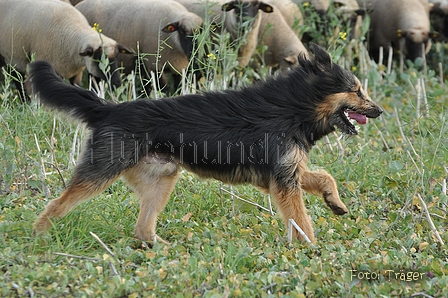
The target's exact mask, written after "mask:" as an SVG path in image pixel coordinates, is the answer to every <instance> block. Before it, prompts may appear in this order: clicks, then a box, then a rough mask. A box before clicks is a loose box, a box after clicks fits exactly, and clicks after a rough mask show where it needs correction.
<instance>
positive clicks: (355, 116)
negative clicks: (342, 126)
mask: <svg viewBox="0 0 448 298" xmlns="http://www.w3.org/2000/svg"><path fill="white" fill-rule="evenodd" d="M344 114H345V115H346V117H347V118H348V119H352V120H355V121H356V122H358V124H361V125H363V124H366V123H367V116H366V115H363V114H360V113H358V112H355V111H350V110H347V111H345V112H344Z"/></svg>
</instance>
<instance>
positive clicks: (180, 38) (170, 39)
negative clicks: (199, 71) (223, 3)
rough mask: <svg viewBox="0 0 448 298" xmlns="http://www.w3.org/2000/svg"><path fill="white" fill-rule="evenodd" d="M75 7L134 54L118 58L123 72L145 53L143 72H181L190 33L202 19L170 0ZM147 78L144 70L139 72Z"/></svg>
mask: <svg viewBox="0 0 448 298" xmlns="http://www.w3.org/2000/svg"><path fill="white" fill-rule="evenodd" d="M76 8H77V9H78V10H79V11H80V12H81V13H82V14H83V15H84V16H85V17H86V18H87V20H88V21H89V22H90V23H91V24H94V23H98V24H99V27H100V28H101V29H102V30H103V32H104V33H105V34H107V35H108V36H111V37H112V38H114V39H116V40H117V41H119V42H120V43H122V44H124V45H126V46H127V47H129V48H131V49H132V50H133V51H134V53H135V55H133V56H131V57H130V56H121V57H118V59H117V60H118V63H119V65H121V66H123V67H124V72H125V73H127V74H128V73H131V71H132V70H134V69H135V67H136V63H137V61H138V55H139V54H142V55H143V56H144V59H143V60H144V65H145V67H146V71H147V72H148V73H149V72H150V71H154V72H162V71H163V70H164V69H169V70H174V71H175V72H179V73H180V72H182V69H184V68H186V67H187V66H188V64H189V62H190V58H191V55H192V51H193V42H194V41H193V35H194V32H195V31H196V30H198V29H199V28H200V26H201V25H202V19H201V18H200V17H199V16H198V15H196V14H194V13H192V12H189V11H188V10H187V9H186V8H185V7H184V6H182V5H181V4H180V3H178V2H176V1H171V0H139V1H126V0H84V1H82V2H81V3H79V4H78V5H76ZM141 74H142V75H143V76H144V77H146V72H142V73H141Z"/></svg>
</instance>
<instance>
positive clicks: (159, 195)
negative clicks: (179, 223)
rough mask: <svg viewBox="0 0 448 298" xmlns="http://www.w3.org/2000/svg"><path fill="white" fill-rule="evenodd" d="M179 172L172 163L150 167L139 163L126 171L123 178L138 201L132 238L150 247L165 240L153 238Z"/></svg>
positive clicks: (155, 236)
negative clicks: (138, 205)
mask: <svg viewBox="0 0 448 298" xmlns="http://www.w3.org/2000/svg"><path fill="white" fill-rule="evenodd" d="M178 177H179V172H178V171H177V166H175V165H174V164H169V163H168V164H165V165H163V164H160V165H154V164H152V165H149V164H145V163H143V162H140V163H139V164H138V165H137V166H135V167H133V168H131V169H129V170H127V171H126V172H125V173H124V174H123V178H124V180H125V181H126V183H128V185H129V186H130V187H131V188H132V189H133V190H134V191H135V193H136V195H137V196H138V197H139V199H140V213H139V215H138V219H137V223H136V225H135V229H134V233H135V236H136V237H137V238H138V239H140V240H142V241H149V242H150V243H151V244H154V243H155V242H162V243H165V244H168V242H166V241H165V240H163V239H162V238H160V237H159V236H157V235H156V221H157V216H158V215H159V213H160V212H162V210H163V208H164V207H165V205H166V203H167V202H168V200H169V198H170V195H171V192H172V191H173V189H174V187H175V185H176V182H177V179H178Z"/></svg>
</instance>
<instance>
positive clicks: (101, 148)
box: [29, 46, 382, 241]
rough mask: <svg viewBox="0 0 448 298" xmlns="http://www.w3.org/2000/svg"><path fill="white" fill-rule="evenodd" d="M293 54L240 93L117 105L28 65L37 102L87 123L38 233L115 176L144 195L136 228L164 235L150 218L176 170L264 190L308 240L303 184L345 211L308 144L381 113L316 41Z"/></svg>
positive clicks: (151, 236) (350, 130) (45, 68)
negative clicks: (311, 163)
mask: <svg viewBox="0 0 448 298" xmlns="http://www.w3.org/2000/svg"><path fill="white" fill-rule="evenodd" d="M299 60H300V61H299V62H300V67H298V68H294V69H292V70H291V71H290V72H289V73H288V74H286V75H282V76H277V77H272V78H269V79H267V80H266V81H264V82H260V83H258V84H255V85H253V86H249V87H246V88H244V89H241V90H227V91H222V92H206V93H204V94H200V95H184V96H178V97H174V98H164V99H160V100H148V99H144V100H136V101H131V102H124V103H120V104H115V103H112V102H108V101H105V100H103V99H101V98H99V97H97V96H96V95H95V94H94V93H93V92H90V91H87V90H84V89H81V88H78V87H75V86H71V85H69V84H66V83H65V82H63V81H62V80H61V79H60V78H59V77H58V76H57V75H56V74H55V72H54V71H53V69H52V67H51V66H50V65H49V64H48V63H46V62H44V61H37V62H34V63H32V64H31V67H30V72H29V82H30V83H31V86H32V88H33V91H34V93H35V94H37V95H38V97H39V98H40V101H41V102H42V103H43V104H44V105H45V106H48V107H50V108H55V109H58V110H61V111H64V112H66V113H68V114H69V115H71V116H73V117H75V118H76V119H79V120H80V121H82V122H85V123H87V126H88V127H89V128H90V129H91V137H90V138H89V139H88V140H87V142H86V144H85V148H84V150H83V154H82V156H81V158H80V160H79V162H78V165H77V166H76V168H75V171H74V174H73V177H72V179H71V182H70V185H69V186H68V188H67V189H66V190H64V192H63V193H62V195H61V196H60V197H59V198H58V199H54V200H52V201H50V202H49V203H48V205H47V207H46V209H45V211H44V212H42V214H41V215H40V216H39V218H38V219H37V221H36V224H35V229H36V231H37V232H41V231H44V230H47V229H48V228H50V227H51V220H52V219H54V218H60V217H62V216H64V215H65V214H66V213H67V212H68V211H70V210H71V209H72V208H73V207H74V206H75V205H76V204H77V203H79V202H81V201H84V200H86V199H88V198H90V197H92V196H94V195H96V194H98V193H100V192H102V191H103V190H104V189H106V188H107V187H108V186H109V185H111V183H113V182H114V181H115V180H116V179H117V178H119V177H121V178H122V179H124V181H125V182H126V183H127V184H128V185H129V186H130V187H131V188H132V189H133V190H134V191H135V192H136V193H137V195H138V196H139V198H140V201H141V203H140V214H139V216H138V220H137V224H136V227H135V235H136V236H137V237H138V238H139V239H141V240H146V241H156V239H159V240H161V239H160V238H158V237H157V236H156V218H157V215H158V214H159V213H160V212H161V211H162V209H163V208H164V206H165V204H166V203H167V200H168V199H169V197H170V194H171V192H172V191H173V188H174V186H175V184H176V181H177V178H178V177H179V170H180V168H181V167H182V168H185V169H187V170H188V171H191V172H193V173H196V174H197V175H199V176H201V177H206V178H215V179H218V180H221V181H223V182H225V183H230V184H241V183H250V184H252V185H254V186H256V187H258V188H260V189H261V190H263V191H265V192H267V193H269V194H270V195H271V196H272V198H273V201H274V203H275V204H276V206H277V208H278V210H279V211H280V214H281V215H282V217H283V219H284V220H285V222H286V221H288V219H290V218H292V219H294V220H295V221H296V222H297V224H298V225H299V226H300V227H301V228H302V229H303V230H304V232H305V233H306V234H307V236H308V237H309V238H310V239H311V240H313V241H314V232H313V225H312V222H311V220H310V218H309V217H308V215H307V213H306V208H305V205H304V202H303V199H302V190H305V191H307V192H310V193H313V194H317V195H320V196H322V197H323V198H324V200H325V202H326V203H327V205H328V206H329V207H330V208H331V210H332V211H333V212H334V213H335V214H344V213H347V212H348V210H347V208H346V206H345V205H344V203H342V201H341V200H340V198H339V194H338V190H337V187H336V183H335V180H334V179H333V178H332V177H331V176H330V175H329V174H328V173H327V172H325V171H315V172H313V171H309V170H308V169H307V161H308V154H309V151H310V150H311V148H312V147H313V145H314V143H315V142H316V141H317V140H319V139H320V138H322V137H323V136H325V135H327V134H328V133H330V132H332V131H334V130H335V129H336V128H338V129H339V130H341V131H342V132H343V133H345V134H348V135H352V134H356V133H357V131H356V129H355V127H354V126H353V124H352V123H351V122H350V121H349V119H350V118H351V119H355V120H356V121H358V122H359V123H361V124H362V123H365V122H366V120H367V118H366V117H369V118H376V117H378V116H379V115H380V114H381V112H382V110H381V109H380V108H379V107H378V106H377V105H376V104H375V103H374V102H373V101H372V100H371V99H370V98H369V96H368V95H367V94H366V92H365V91H364V90H363V88H362V86H361V84H360V82H359V80H358V79H357V78H356V77H355V76H354V75H353V74H351V73H350V72H348V71H346V70H344V69H342V68H341V67H339V66H338V65H336V64H334V63H332V61H331V58H330V56H329V55H328V53H326V52H325V51H324V50H323V49H321V48H319V47H317V46H315V47H314V57H312V58H305V57H299ZM295 236H296V237H297V238H299V239H300V238H301V236H300V235H299V234H296V235H295Z"/></svg>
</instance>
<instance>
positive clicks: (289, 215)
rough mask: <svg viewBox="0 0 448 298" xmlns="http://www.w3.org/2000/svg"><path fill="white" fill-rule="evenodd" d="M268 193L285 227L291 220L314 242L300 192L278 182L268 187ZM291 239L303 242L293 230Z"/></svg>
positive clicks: (311, 227)
mask: <svg viewBox="0 0 448 298" xmlns="http://www.w3.org/2000/svg"><path fill="white" fill-rule="evenodd" d="M269 192H270V194H271V197H272V198H273V200H274V203H275V205H276V206H277V208H278V210H279V212H280V215H281V216H282V217H283V221H284V222H285V225H286V226H288V221H289V219H293V220H294V221H295V222H296V223H297V224H298V225H299V227H300V228H301V229H302V230H303V232H305V234H306V235H307V236H308V238H309V239H310V240H311V241H312V242H315V239H314V229H313V223H312V221H311V218H310V217H309V216H308V214H307V212H306V207H305V204H304V202H303V199H302V190H301V189H300V188H290V187H288V186H285V185H283V184H282V183H279V182H272V183H271V185H270V187H269ZM293 237H295V238H298V239H299V240H304V239H303V237H302V236H301V235H300V234H299V233H298V232H297V231H296V230H295V229H294V231H293Z"/></svg>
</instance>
